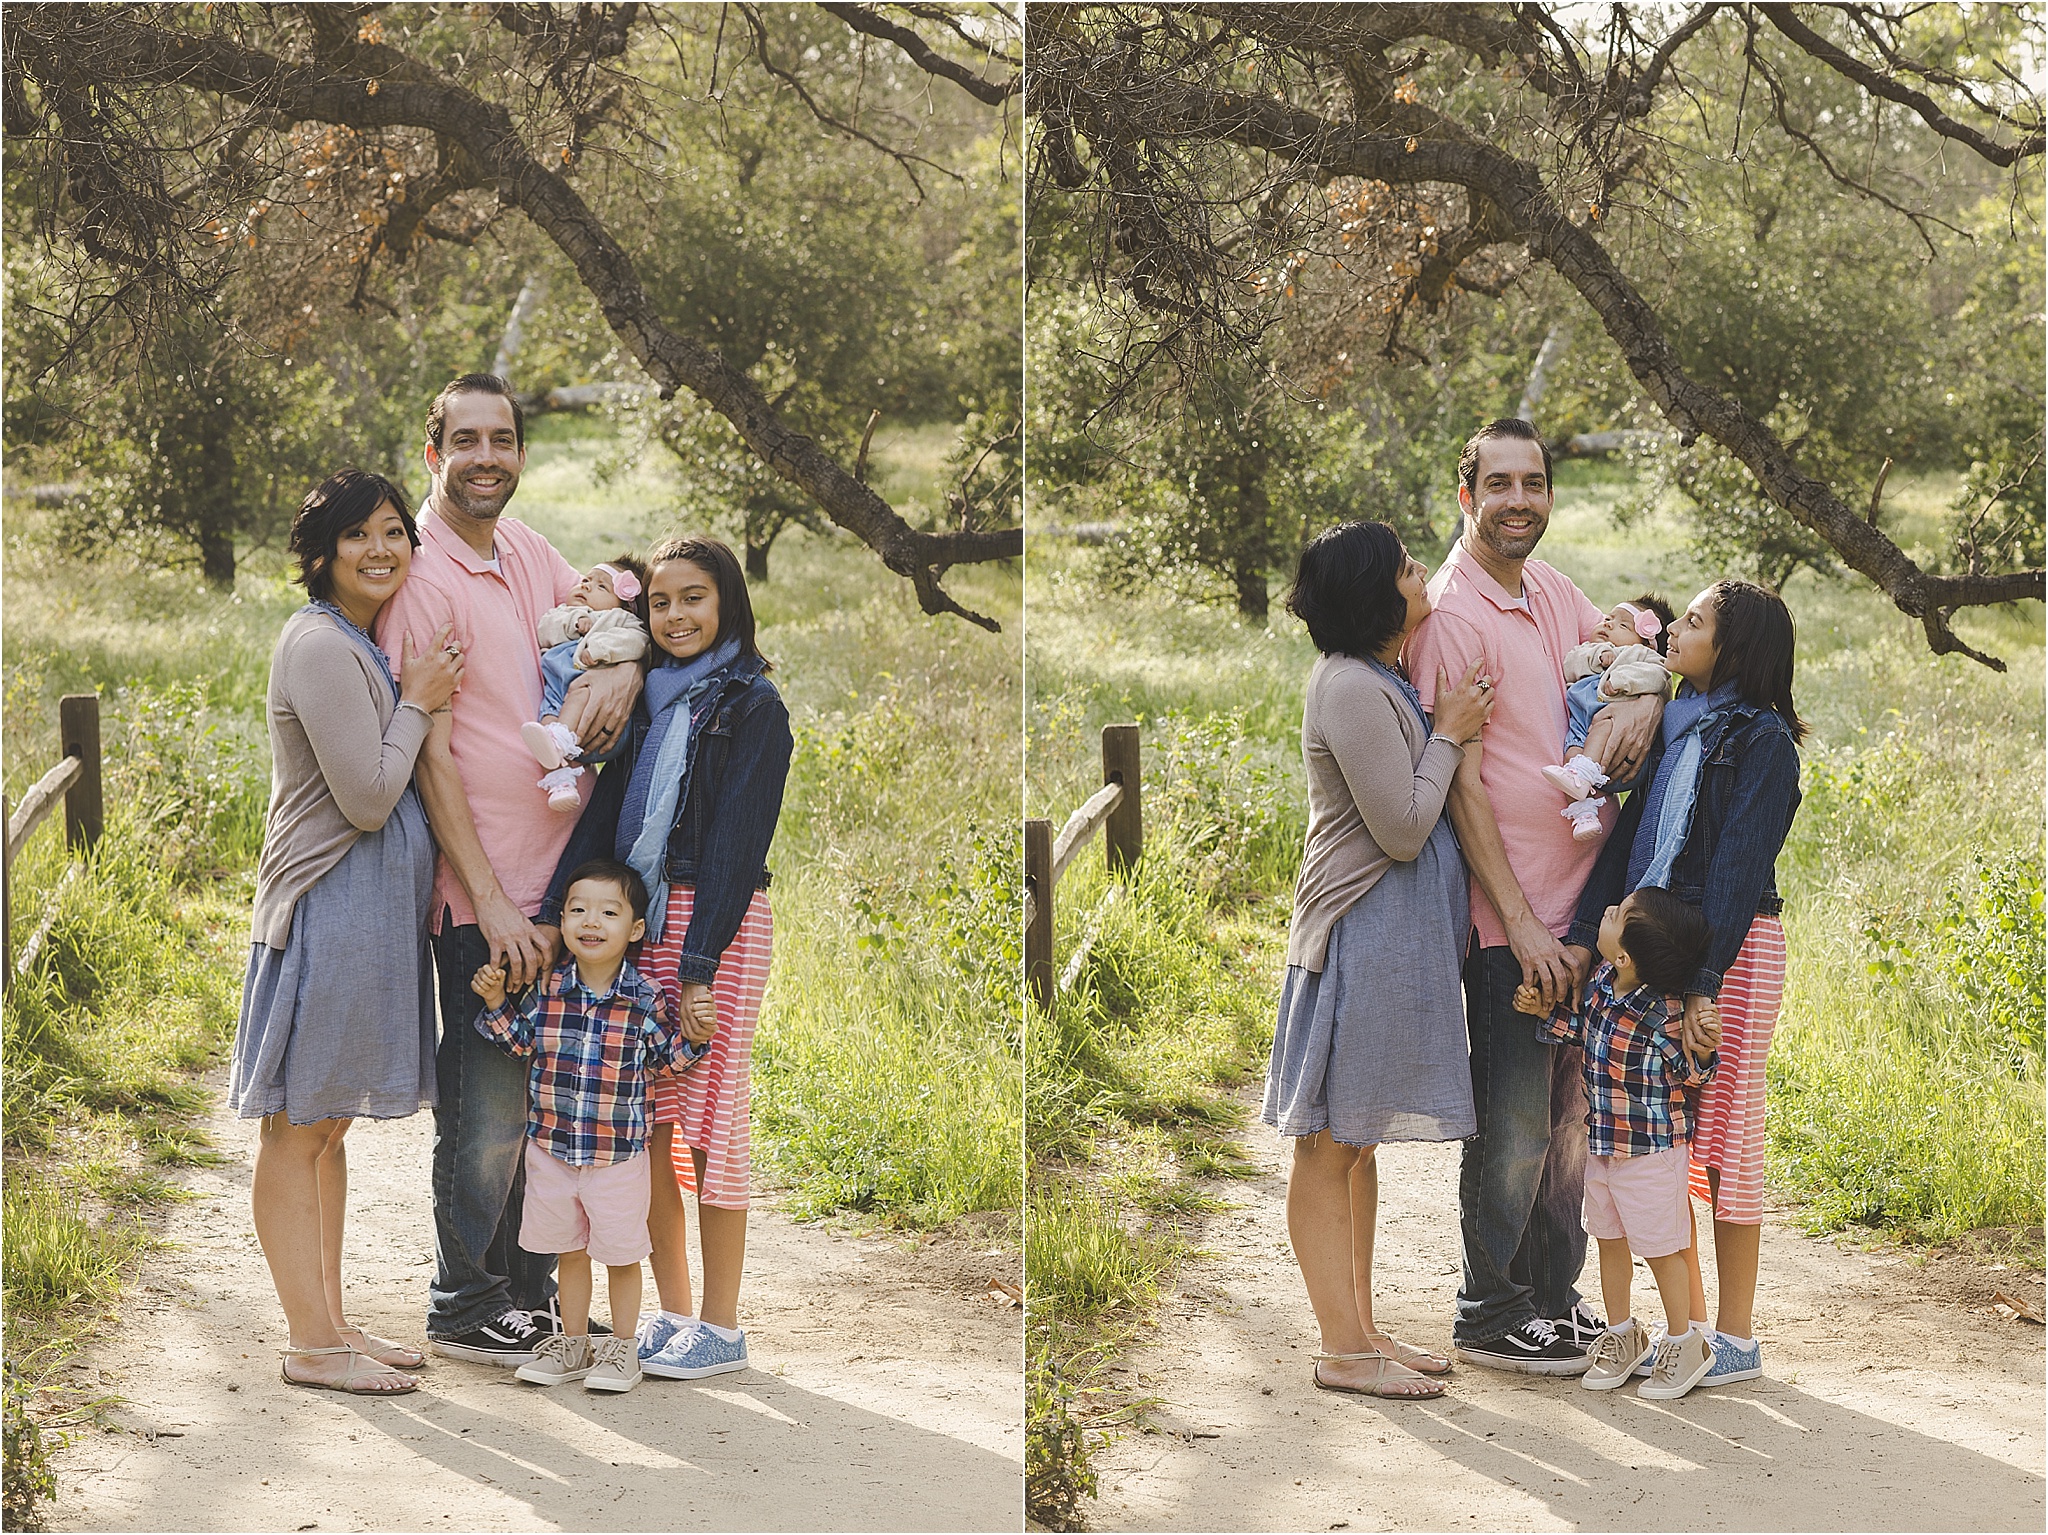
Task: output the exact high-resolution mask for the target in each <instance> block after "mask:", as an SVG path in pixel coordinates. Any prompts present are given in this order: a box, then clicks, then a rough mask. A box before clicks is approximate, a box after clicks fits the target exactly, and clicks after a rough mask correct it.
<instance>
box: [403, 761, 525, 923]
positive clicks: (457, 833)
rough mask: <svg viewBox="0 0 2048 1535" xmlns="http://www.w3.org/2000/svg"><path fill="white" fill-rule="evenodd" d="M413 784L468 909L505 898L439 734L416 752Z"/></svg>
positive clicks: (460, 776)
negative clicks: (416, 767)
mask: <svg viewBox="0 0 2048 1535" xmlns="http://www.w3.org/2000/svg"><path fill="white" fill-rule="evenodd" d="M417 782H418V784H419V789H420V802H421V803H422V804H423V805H425V806H426V810H427V824H428V825H429V826H431V827H432V828H433V831H434V841H435V842H436V843H437V844H439V846H440V849H441V851H442V853H443V854H445V855H446V857H447V859H448V865H449V867H450V868H452V869H454V871H455V877H456V878H457V879H459V880H460V881H462V888H463V890H464V891H466V892H467V893H468V895H469V904H470V906H471V907H472V908H477V909H481V908H482V907H483V906H485V905H487V904H490V903H492V902H495V901H502V900H503V899H504V898H505V890H504V887H503V886H502V885H500V884H499V883H498V876H497V874H496V873H495V872H494V871H493V870H492V868H491V861H490V859H489V858H487V857H485V856H484V845H483V842H482V840H481V839H480V838H479V837H478V836H477V834H476V817H475V816H474V815H472V814H471V813H470V809H469V795H468V794H467V792H465V791H464V789H463V787H462V773H461V771H460V770H459V769H458V768H457V767H456V766H455V759H454V758H453V757H451V756H450V755H449V754H448V746H447V742H446V741H445V739H443V738H442V735H441V732H440V731H439V730H437V731H436V732H435V734H434V735H433V736H431V737H429V738H428V741H427V744H426V746H425V747H424V748H423V749H422V750H421V752H420V760H419V768H418V776H417Z"/></svg>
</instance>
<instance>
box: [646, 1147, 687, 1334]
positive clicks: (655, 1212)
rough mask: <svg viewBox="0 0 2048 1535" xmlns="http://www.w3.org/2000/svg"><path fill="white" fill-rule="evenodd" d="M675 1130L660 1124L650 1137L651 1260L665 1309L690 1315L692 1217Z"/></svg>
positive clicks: (649, 1231)
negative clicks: (678, 1173)
mask: <svg viewBox="0 0 2048 1535" xmlns="http://www.w3.org/2000/svg"><path fill="white" fill-rule="evenodd" d="M675 1133H676V1127H675V1126H674V1125H656V1126H655V1127H654V1130H653V1132H652V1133H651V1134H650V1135H649V1136H648V1138H647V1164H648V1165H647V1176H648V1179H649V1181H650V1184H651V1187H650V1189H649V1198H648V1201H647V1235H648V1237H649V1238H650V1239H651V1240H652V1241H653V1243H654V1251H653V1252H652V1253H650V1254H648V1258H647V1262H648V1265H649V1267H651V1268H652V1269H653V1270H654V1293H655V1295H656V1297H657V1298H658V1299H659V1300H660V1302H661V1309H662V1310H664V1311H670V1312H673V1313H675V1315H677V1316H689V1315H691V1314H692V1311H691V1295H690V1232H689V1218H688V1216H687V1215H685V1214H684V1211H683V1190H682V1186H681V1185H680V1184H678V1183H677V1182H676V1166H675V1162H674V1160H673V1158H674V1147H675Z"/></svg>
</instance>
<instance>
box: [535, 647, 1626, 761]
mask: <svg viewBox="0 0 2048 1535" xmlns="http://www.w3.org/2000/svg"><path fill="white" fill-rule="evenodd" d="M582 643H583V637H582V636H581V635H578V636H576V638H574V639H568V640H564V641H562V643H561V644H559V645H556V646H553V647H551V648H549V649H547V650H543V651H542V652H541V653H540V717H541V718H542V719H551V718H553V717H554V716H556V715H558V714H560V713H561V712H562V700H563V698H564V697H566V696H567V695H568V692H569V684H570V683H572V682H574V681H575V680H576V679H577V677H578V676H580V675H581V673H579V672H578V670H577V668H576V647H577V646H579V645H581V644H582ZM1593 680H1594V681H1595V682H1596V683H1597V682H1598V681H1599V680H1600V679H1599V678H1597V677H1595V678H1594V679H1593ZM1575 685H1576V684H1575ZM627 734H628V732H626V731H623V730H622V731H620V732H619V739H618V740H616V741H614V742H612V744H611V747H610V749H609V750H606V751H601V752H594V751H590V750H587V749H586V750H585V751H584V753H583V755H582V756H580V757H578V758H577V759H576V760H577V761H578V762H609V761H610V760H611V759H612V758H613V757H615V756H617V755H618V751H619V748H620V747H621V746H624V745H625V744H626V736H627ZM1585 738H1586V733H1585V731H1584V730H1583V729H1582V730H1580V732H1579V739H1580V740H1582V741H1583V740H1584V739H1585Z"/></svg>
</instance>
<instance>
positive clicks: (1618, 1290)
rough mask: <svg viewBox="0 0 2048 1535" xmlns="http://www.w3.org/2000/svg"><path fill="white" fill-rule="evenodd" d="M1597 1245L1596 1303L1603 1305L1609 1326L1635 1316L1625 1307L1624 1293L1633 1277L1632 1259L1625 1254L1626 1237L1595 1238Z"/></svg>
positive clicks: (1627, 1291) (1626, 1297)
mask: <svg viewBox="0 0 2048 1535" xmlns="http://www.w3.org/2000/svg"><path fill="white" fill-rule="evenodd" d="M1594 1240H1595V1241H1597V1242H1598V1243H1599V1244H1600V1303H1601V1304H1602V1305H1603V1306H1605V1307H1606V1308H1607V1320H1608V1323H1609V1324H1610V1325H1612V1324H1613V1323H1616V1322H1623V1321H1626V1320H1627V1319H1628V1318H1629V1317H1631V1316H1633V1315H1635V1313H1634V1312H1632V1311H1630V1310H1629V1308H1628V1293H1629V1289H1630V1286H1631V1285H1632V1283H1633V1282H1634V1280H1635V1261H1634V1260H1633V1259H1632V1258H1631V1257H1630V1256H1629V1251H1628V1238H1626V1237H1596V1238H1595V1239H1594Z"/></svg>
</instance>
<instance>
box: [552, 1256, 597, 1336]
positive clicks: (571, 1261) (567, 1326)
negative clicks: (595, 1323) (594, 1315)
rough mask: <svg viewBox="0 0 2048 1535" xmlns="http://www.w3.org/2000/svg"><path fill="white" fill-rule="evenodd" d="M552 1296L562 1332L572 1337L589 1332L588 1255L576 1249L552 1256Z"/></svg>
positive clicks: (585, 1334)
mask: <svg viewBox="0 0 2048 1535" xmlns="http://www.w3.org/2000/svg"><path fill="white" fill-rule="evenodd" d="M555 1287H556V1290H557V1291H558V1292H559V1293H558V1294H557V1295H556V1297H555V1299H556V1301H557V1303H558V1304H559V1305H560V1307H561V1312H562V1331H563V1332H564V1333H565V1334H567V1335H568V1336H569V1337H572V1338H584V1337H588V1336H589V1335H590V1254H589V1253H587V1252H585V1251H583V1250H581V1249H578V1250H577V1251H575V1252H573V1253H562V1254H561V1255H560V1256H558V1257H557V1258H556V1259H555Z"/></svg>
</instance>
